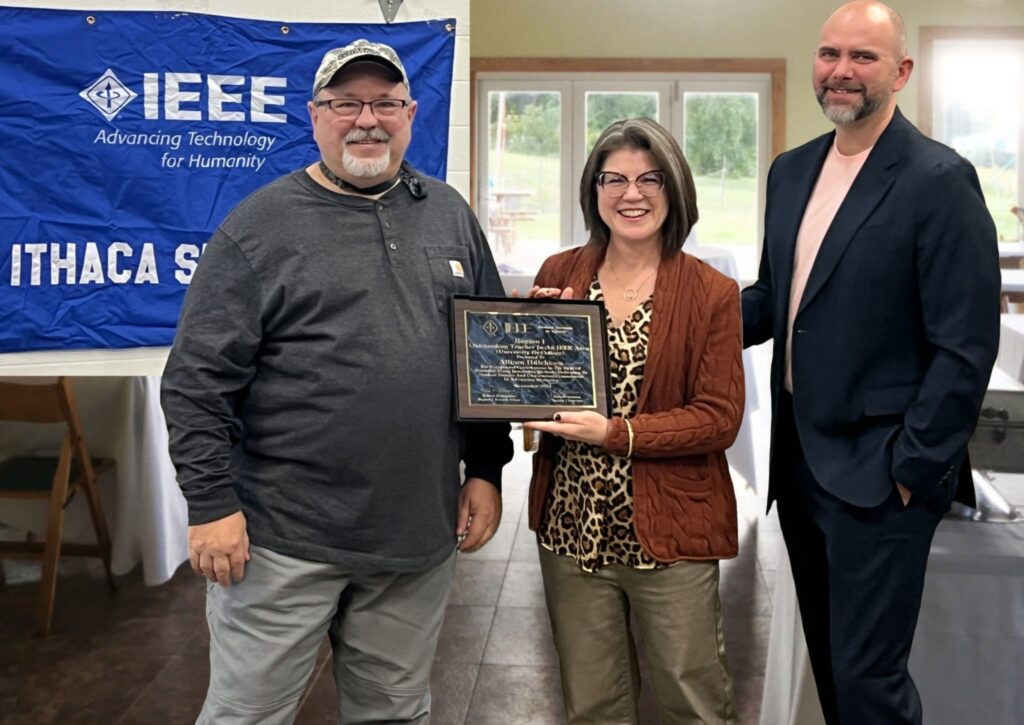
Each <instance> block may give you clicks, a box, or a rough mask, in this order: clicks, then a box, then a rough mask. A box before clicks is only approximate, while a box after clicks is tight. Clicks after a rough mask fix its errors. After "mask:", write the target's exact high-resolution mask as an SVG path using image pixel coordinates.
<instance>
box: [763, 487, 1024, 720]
mask: <svg viewBox="0 0 1024 725" xmlns="http://www.w3.org/2000/svg"><path fill="white" fill-rule="evenodd" d="M996 486H997V488H999V489H1000V491H1001V492H1002V493H1003V494H1004V495H1005V496H1006V498H1007V499H1009V500H1010V501H1011V502H1013V503H1017V504H1022V503H1024V475H1012V474H999V475H998V477H997V479H996ZM772 606H773V610H772V626H771V634H770V636H769V641H768V661H767V667H766V671H765V681H764V697H763V700H762V703H761V720H760V722H761V725H820V724H821V723H824V718H823V717H822V715H821V707H820V705H819V704H818V696H817V692H816V690H815V687H814V677H813V674H812V673H811V665H810V661H809V660H808V658H807V645H806V643H805V641H804V637H803V630H802V629H801V626H802V625H801V623H800V612H799V610H798V608H797V601H796V593H795V591H794V588H793V575H792V570H791V569H790V566H789V558H788V556H787V555H786V551H785V546H784V545H780V551H779V568H778V571H777V573H776V576H775V591H774V593H773V595H772ZM910 672H911V674H912V675H913V677H914V681H915V683H917V687H918V691H919V692H920V694H921V701H922V704H923V706H924V721H925V722H926V723H929V725H964V724H965V723H985V725H1013V724H1015V723H1019V722H1020V721H1021V713H1022V712H1024V688H1022V687H1021V683H1022V682H1024V523H1018V524H998V523H976V522H967V521H960V520H954V519H950V518H947V519H945V520H943V521H942V523H941V524H939V528H938V531H937V532H936V534H935V540H934V541H933V543H932V550H931V555H930V557H929V559H928V573H927V575H926V577H925V585H924V600H923V603H922V606H921V615H920V618H919V620H918V624H917V633H916V636H915V638H914V647H913V650H912V652H911V656H910Z"/></svg>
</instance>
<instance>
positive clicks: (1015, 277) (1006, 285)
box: [999, 269, 1024, 294]
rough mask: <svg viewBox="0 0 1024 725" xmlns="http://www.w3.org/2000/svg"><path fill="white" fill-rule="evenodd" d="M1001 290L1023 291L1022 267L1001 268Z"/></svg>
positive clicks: (1023, 275) (1023, 276)
mask: <svg viewBox="0 0 1024 725" xmlns="http://www.w3.org/2000/svg"><path fill="white" fill-rule="evenodd" d="M999 273H1000V274H1001V275H1002V285H1001V286H1000V289H1001V290H1002V291H1003V292H1014V293H1017V294H1019V293H1024V269H1001V270H999Z"/></svg>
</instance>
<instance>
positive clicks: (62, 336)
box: [0, 8, 455, 352]
mask: <svg viewBox="0 0 1024 725" xmlns="http://www.w3.org/2000/svg"><path fill="white" fill-rule="evenodd" d="M0 27H3V29H4V32H3V34H2V37H0V58H2V59H3V60H2V72H0V148H2V149H3V153H2V155H0V352H16V351H23V350H43V349H69V348H120V347H136V346H147V345H168V344H170V343H171V341H172V339H173V337H174V328H175V325H176V323H177V319H178V311H179V308H180V306H181V301H182V298H183V297H184V294H185V290H186V289H187V285H188V283H189V280H190V279H191V276H192V272H193V271H194V269H195V266H196V263H197V261H198V259H199V256H200V254H201V252H202V248H203V245H204V243H205V241H206V239H207V238H208V237H209V236H210V234H211V233H212V232H213V231H214V230H215V229H216V227H217V225H218V224H219V223H220V221H221V220H222V219H223V218H224V217H225V216H226V215H227V213H228V212H229V211H230V210H231V209H232V208H233V207H234V206H235V204H237V203H238V202H239V201H240V200H241V199H243V198H244V197H245V196H246V195H248V194H249V193H250V192H252V191H253V190H254V189H256V188H257V187H259V186H262V185H263V184H266V183H267V182H269V181H271V180H273V179H275V178H277V177H278V176H281V175H283V174H286V173H289V172H291V171H294V170H295V169H298V168H301V167H303V166H306V165H308V164H310V163H312V162H313V161H315V160H316V159H317V158H318V156H319V154H318V152H317V149H316V146H315V145H314V144H313V140H312V129H311V127H310V123H309V115H308V112H307V110H306V102H307V101H308V100H309V97H310V91H311V89H312V85H313V76H314V74H315V72H316V69H317V67H318V66H319V64H320V59H321V58H322V56H323V54H324V53H325V52H326V51H327V50H329V49H331V48H336V47H339V46H342V45H346V44H348V43H350V42H351V41H353V40H356V39H358V38H367V39H369V40H373V41H378V42H383V43H387V44H388V45H390V46H392V47H393V48H394V49H395V50H396V51H397V52H398V54H399V56H400V57H401V58H402V60H403V63H404V65H405V67H406V71H407V72H408V74H409V80H410V85H411V87H412V88H411V90H412V96H413V98H414V99H416V100H417V101H418V103H419V109H418V111H417V114H416V118H415V122H414V126H413V139H412V145H411V146H410V148H409V151H408V153H407V155H406V156H407V158H408V159H409V161H410V162H411V163H412V164H413V165H414V166H416V167H417V168H418V169H419V170H421V171H423V172H424V173H427V174H430V175H432V176H435V177H438V178H442V179H443V178H444V176H445V170H446V160H447V156H448V124H449V120H448V119H449V104H450V92H451V80H452V63H453V59H454V52H455V21H454V20H435V21H428V22H417V23H395V24H391V25H369V24H368V25H338V24H321V23H279V22H267V21H256V20H240V19H236V18H224V17H217V16H212V15H197V14H191V13H151V12H106V11H103V12H79V11H65V10H34V9H19V8H0Z"/></svg>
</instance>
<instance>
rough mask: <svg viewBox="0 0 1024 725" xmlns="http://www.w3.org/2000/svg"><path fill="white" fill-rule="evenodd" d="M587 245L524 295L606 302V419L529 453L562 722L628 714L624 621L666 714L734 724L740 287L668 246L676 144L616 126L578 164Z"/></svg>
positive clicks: (678, 198)
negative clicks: (731, 615)
mask: <svg viewBox="0 0 1024 725" xmlns="http://www.w3.org/2000/svg"><path fill="white" fill-rule="evenodd" d="M580 204H581V206H582V208H583V216H584V219H585V220H586V224H587V229H588V231H589V232H590V242H589V243H588V244H587V245H585V246H583V247H579V248H575V249H570V250H568V251H565V252H562V253H560V254H557V255H555V256H553V257H550V258H549V259H548V260H547V261H546V262H545V263H544V265H543V267H541V270H540V272H539V273H538V274H537V279H536V280H535V286H534V288H533V289H532V290H531V292H530V295H531V296H533V297H565V298H569V297H572V298H577V299H591V300H603V301H604V303H605V306H606V309H607V311H608V316H609V319H608V343H609V356H610V358H611V360H610V365H609V371H610V377H611V381H612V393H613V398H614V404H613V417H612V418H610V419H608V418H605V417H604V416H603V415H601V414H599V413H594V412H564V413H559V414H557V415H555V416H554V420H552V421H543V422H536V423H528V424H526V425H527V426H528V427H531V428H534V429H536V430H540V431H543V432H544V435H543V436H542V439H541V443H540V450H539V451H538V452H537V454H536V456H535V457H534V465H533V468H534V473H533V480H532V482H531V485H530V503H529V506H530V528H532V529H534V530H535V531H536V532H537V540H538V543H539V545H540V547H539V548H540V562H541V569H542V572H543V578H544V588H545V596H546V598H547V605H548V613H549V615H550V617H551V626H552V630H553V632H554V637H555V645H556V648H557V649H558V654H559V660H560V666H561V675H562V692H563V696H564V699H565V710H566V717H567V719H568V722H569V723H634V724H635V723H638V722H639V719H638V713H637V704H636V703H637V698H638V694H639V675H638V667H637V656H636V649H635V646H634V640H633V635H632V632H631V631H630V615H631V614H632V615H633V616H634V617H635V621H636V623H637V625H638V627H639V630H640V635H641V636H642V638H643V643H644V649H645V651H646V654H647V661H648V664H649V669H650V672H651V680H652V683H653V686H654V693H655V697H656V699H657V702H658V711H659V713H660V717H661V722H662V723H663V725H674V724H676V723H698V722H699V723H723V722H724V723H731V722H735V719H736V714H735V708H734V706H733V701H732V678H731V676H730V674H729V669H728V666H727V664H726V661H725V650H724V644H723V639H722V612H721V602H720V600H719V596H718V560H719V559H726V558H730V557H733V556H735V555H736V548H737V533H736V499H735V496H734V494H733V489H732V482H731V480H730V478H729V467H728V464H727V463H726V460H725V449H726V448H728V447H729V445H730V444H731V443H732V442H733V439H734V438H735V437H736V432H737V430H738V429H739V425H740V419H741V417H742V413H743V364H742V361H741V351H742V344H741V325H740V303H739V291H738V288H737V285H736V283H735V282H734V281H732V280H731V279H729V278H728V277H725V276H724V275H722V274H720V273H719V272H716V271H715V270H714V269H712V268H711V267H709V266H708V265H706V264H704V263H703V262H701V261H700V260H698V259H696V258H694V257H691V256H689V255H687V254H685V253H683V252H682V251H681V247H682V244H683V240H684V239H686V235H687V234H688V233H689V231H690V228H691V227H692V226H693V224H694V223H695V222H696V221H697V204H696V193H695V191H694V187H693V177H692V176H691V174H690V170H689V167H688V166H687V164H686V160H685V159H684V158H683V154H682V151H681V150H680V149H679V145H678V144H677V143H676V141H675V140H674V139H673V138H672V136H671V135H670V134H669V133H668V132H667V131H666V130H665V129H664V128H662V127H661V126H659V125H658V124H657V123H655V122H653V121H649V120H646V119H631V120H627V121H620V122H617V123H614V124H612V125H611V126H609V127H608V128H607V129H605V131H604V133H602V135H601V137H600V138H599V139H598V140H597V144H596V145H595V146H594V150H593V151H592V152H591V154H590V158H589V160H588V161H587V166H586V168H585V169H584V171H583V180H582V181H581V183H580Z"/></svg>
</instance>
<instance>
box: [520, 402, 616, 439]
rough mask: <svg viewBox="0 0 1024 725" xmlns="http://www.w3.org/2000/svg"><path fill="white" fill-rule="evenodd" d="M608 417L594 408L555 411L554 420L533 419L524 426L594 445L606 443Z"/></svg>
mask: <svg viewBox="0 0 1024 725" xmlns="http://www.w3.org/2000/svg"><path fill="white" fill-rule="evenodd" d="M608 422H609V421H608V419H607V418H605V417H604V416H603V415H601V414H600V413H597V412H595V411H593V410H583V411H575V412H564V413H555V419H554V420H553V421H552V420H532V421H527V422H526V423H523V427H524V428H528V429H532V430H539V431H543V432H545V433H554V434H555V435H558V436H562V437H563V438H568V439H569V440H573V441H582V442H584V443H589V444H590V445H592V446H599V445H601V444H602V443H604V439H605V436H607V435H608Z"/></svg>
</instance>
